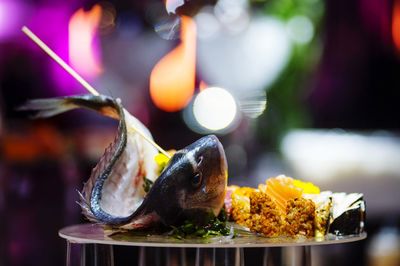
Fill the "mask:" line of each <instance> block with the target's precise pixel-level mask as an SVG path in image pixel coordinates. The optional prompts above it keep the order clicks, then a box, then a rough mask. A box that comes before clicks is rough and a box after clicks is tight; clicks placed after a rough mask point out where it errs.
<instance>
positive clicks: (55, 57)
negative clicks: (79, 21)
mask: <svg viewBox="0 0 400 266" xmlns="http://www.w3.org/2000/svg"><path fill="white" fill-rule="evenodd" d="M22 32H23V33H25V34H26V35H27V36H28V37H29V38H30V39H31V40H32V41H33V42H34V43H36V44H37V45H38V46H39V47H40V48H42V50H43V51H45V52H46V53H47V54H48V55H49V56H50V57H51V58H52V59H53V60H54V61H56V62H57V63H58V64H59V65H60V66H61V67H62V68H64V70H65V71H67V72H68V73H69V74H70V75H71V76H72V77H74V78H75V79H76V80H77V81H78V82H79V83H80V84H81V85H82V86H83V87H84V88H85V89H86V90H88V91H89V92H90V93H92V94H93V95H95V96H98V95H100V93H99V92H98V91H97V90H96V89H95V88H93V87H92V86H91V85H90V84H89V83H88V82H87V81H86V80H84V79H83V78H82V76H81V75H79V74H78V73H77V72H76V71H75V70H74V69H73V68H72V67H70V66H69V65H68V64H67V63H65V61H64V60H62V59H61V57H59V56H58V55H57V54H56V53H55V52H54V51H53V50H51V49H50V47H48V46H47V45H46V44H45V43H44V42H43V41H42V40H41V39H39V37H38V36H36V35H35V34H34V33H33V32H32V31H31V30H30V29H29V28H28V27H26V26H23V27H22ZM129 127H130V128H131V129H133V130H134V131H136V132H137V133H138V134H139V135H140V136H142V137H143V138H144V139H145V140H146V141H147V142H149V143H150V144H151V145H153V146H154V147H155V148H156V149H157V150H158V151H160V152H161V153H162V154H164V155H165V156H167V157H168V158H171V156H170V155H169V154H168V153H167V152H166V151H165V150H164V149H163V148H161V147H160V146H159V145H158V144H157V143H155V142H154V141H153V140H152V139H150V138H149V137H148V136H147V135H145V134H144V133H143V132H142V131H141V130H139V129H138V128H137V127H135V126H134V125H129Z"/></svg>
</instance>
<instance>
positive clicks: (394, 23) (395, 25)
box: [392, 0, 400, 52]
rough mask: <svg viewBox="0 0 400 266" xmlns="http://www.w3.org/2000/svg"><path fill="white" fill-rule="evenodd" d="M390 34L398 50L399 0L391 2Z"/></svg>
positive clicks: (399, 30)
mask: <svg viewBox="0 0 400 266" xmlns="http://www.w3.org/2000/svg"><path fill="white" fill-rule="evenodd" d="M392 36H393V42H394V45H395V46H396V48H397V51H399V52H400V1H399V0H395V1H394V3H393V17H392Z"/></svg>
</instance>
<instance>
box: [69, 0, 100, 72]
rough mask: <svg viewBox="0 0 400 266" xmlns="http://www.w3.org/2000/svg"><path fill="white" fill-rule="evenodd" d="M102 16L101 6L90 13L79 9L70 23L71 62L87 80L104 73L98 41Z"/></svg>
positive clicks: (93, 8)
mask: <svg viewBox="0 0 400 266" xmlns="http://www.w3.org/2000/svg"><path fill="white" fill-rule="evenodd" d="M101 16H102V8H101V6H100V5H95V6H93V7H92V9H90V10H88V11H85V10H84V9H83V8H81V9H78V10H77V11H76V12H75V13H74V14H73V15H72V16H71V19H70V21H69V27H68V33H69V35H68V37H69V38H68V40H69V62H70V64H71V66H72V67H73V68H75V70H76V71H78V73H80V74H82V76H84V77H85V78H87V79H93V78H94V77H96V76H98V75H99V74H100V73H101V72H102V71H103V70H102V65H101V59H100V58H101V57H100V43H99V39H98V28H99V24H100V20H101Z"/></svg>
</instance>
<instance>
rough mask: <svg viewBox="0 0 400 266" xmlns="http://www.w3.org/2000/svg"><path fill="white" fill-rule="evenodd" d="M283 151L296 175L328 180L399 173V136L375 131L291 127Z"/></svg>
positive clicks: (321, 180) (397, 174)
mask: <svg viewBox="0 0 400 266" xmlns="http://www.w3.org/2000/svg"><path fill="white" fill-rule="evenodd" d="M281 150H282V154H283V156H284V157H285V159H286V160H287V161H288V162H289V163H290V165H291V167H292V168H293V169H294V170H295V171H296V173H297V175H298V176H299V178H303V179H308V180H315V182H318V183H321V182H327V181H330V180H343V179H346V178H348V177H352V176H362V177H364V178H367V177H376V176H400V164H399V163H398V162H399V158H400V139H399V138H398V137H396V136H394V135H391V134H388V133H384V132H376V133H373V134H368V135H367V134H359V133H356V132H347V131H343V130H293V131H291V132H290V133H288V134H287V135H286V136H285V137H284V138H283V141H282V146H281Z"/></svg>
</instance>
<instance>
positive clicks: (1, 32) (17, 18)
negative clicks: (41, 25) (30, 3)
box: [0, 0, 27, 42]
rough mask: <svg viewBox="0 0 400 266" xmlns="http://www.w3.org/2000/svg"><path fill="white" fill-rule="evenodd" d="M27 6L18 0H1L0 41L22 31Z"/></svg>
mask: <svg viewBox="0 0 400 266" xmlns="http://www.w3.org/2000/svg"><path fill="white" fill-rule="evenodd" d="M26 12H27V8H26V6H25V5H23V4H21V3H19V2H18V1H12V2H11V1H3V0H0V42H2V41H5V40H7V39H9V38H11V37H13V36H14V35H16V34H19V33H20V27H21V24H22V23H21V22H22V18H23V17H24V16H25V14H26Z"/></svg>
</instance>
